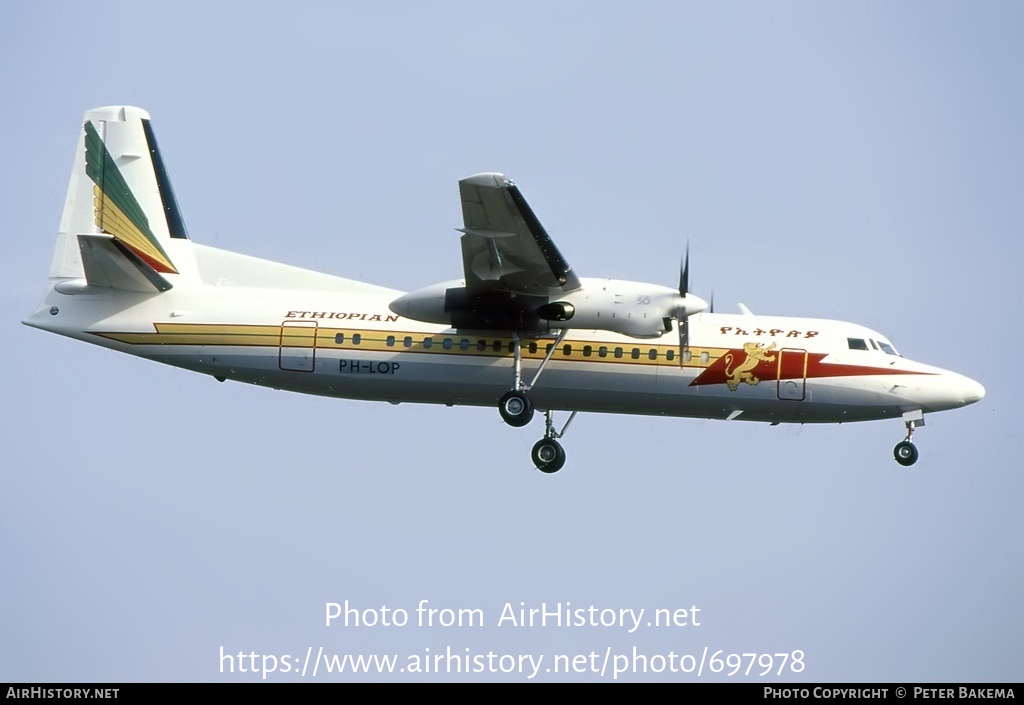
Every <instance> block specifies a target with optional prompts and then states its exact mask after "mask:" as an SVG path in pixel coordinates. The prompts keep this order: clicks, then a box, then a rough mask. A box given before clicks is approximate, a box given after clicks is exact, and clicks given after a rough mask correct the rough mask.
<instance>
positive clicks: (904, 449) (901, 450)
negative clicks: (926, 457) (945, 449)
mask: <svg viewBox="0 0 1024 705" xmlns="http://www.w3.org/2000/svg"><path fill="white" fill-rule="evenodd" d="M906 424H907V437H906V438H904V439H903V440H902V441H900V442H899V443H897V444H896V447H895V448H893V449H892V455H893V457H894V458H896V462H897V463H899V464H900V465H902V466H903V467H910V466H911V465H913V464H914V463H916V462H917V456H918V452H917V446H915V445H914V442H913V441H912V440H911V439H912V437H913V435H914V429H915V428H917V427H918V426H924V417H923V416H921V417H919V418H912V419H907V421H906Z"/></svg>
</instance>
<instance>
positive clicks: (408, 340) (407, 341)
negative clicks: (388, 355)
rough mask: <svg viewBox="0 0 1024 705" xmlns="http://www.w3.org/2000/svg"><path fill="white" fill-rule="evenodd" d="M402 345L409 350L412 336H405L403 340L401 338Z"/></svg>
mask: <svg viewBox="0 0 1024 705" xmlns="http://www.w3.org/2000/svg"><path fill="white" fill-rule="evenodd" d="M402 345H404V346H405V347H407V348H411V347H412V336H411V335H407V336H405V337H404V338H402Z"/></svg>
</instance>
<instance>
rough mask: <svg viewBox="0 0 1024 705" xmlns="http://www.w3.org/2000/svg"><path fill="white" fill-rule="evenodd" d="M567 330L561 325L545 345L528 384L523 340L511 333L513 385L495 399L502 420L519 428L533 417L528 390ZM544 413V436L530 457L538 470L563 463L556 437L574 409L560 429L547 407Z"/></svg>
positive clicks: (550, 469) (552, 469)
mask: <svg viewBox="0 0 1024 705" xmlns="http://www.w3.org/2000/svg"><path fill="white" fill-rule="evenodd" d="M567 332H568V329H562V331H561V332H559V334H558V336H557V337H556V338H555V341H554V343H552V344H551V347H549V348H548V352H547V354H546V355H545V356H544V359H543V360H541V362H540V366H539V367H538V368H537V371H536V372H535V373H534V375H533V379H532V380H530V382H529V383H528V384H527V383H526V382H524V381H523V348H522V343H521V342H520V340H519V334H518V333H513V334H512V389H511V390H509V391H507V392H505V393H504V394H503V395H501V399H499V400H498V413H500V414H501V418H502V420H503V421H504V422H505V423H507V424H508V425H509V426H514V427H516V428H521V427H523V426H525V425H526V424H528V423H530V421H531V419H533V401H532V400H531V399H530V396H529V395H528V394H527V392H528V391H529V390H530V389H532V388H533V385H535V384H536V383H537V379H538V378H539V377H540V373H541V372H543V371H544V367H545V366H546V365H547V364H548V361H549V360H550V359H551V356H552V355H553V354H554V352H555V350H556V349H557V348H558V346H559V345H560V344H561V343H562V340H563V339H564V338H565V334H566V333H567ZM544 417H545V421H544V437H543V438H542V439H540V440H539V441H537V442H536V443H535V444H534V446H533V450H532V451H530V458H532V459H533V464H534V465H536V466H537V469H538V470H540V471H541V472H547V473H552V472H558V471H559V470H561V469H562V466H563V465H565V450H564V449H563V448H562V444H561V443H559V442H558V440H557V439H559V438H561V437H562V434H564V433H565V429H567V428H569V424H570V423H572V420H573V419H574V418H575V417H576V412H575V411H574V412H572V414H571V415H570V416H569V420H568V421H566V422H565V425H564V426H562V430H561V431H556V430H555V424H554V421H553V420H552V412H551V410H550V409H548V410H547V411H545V412H544Z"/></svg>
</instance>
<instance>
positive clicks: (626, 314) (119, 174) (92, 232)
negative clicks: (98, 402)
mask: <svg viewBox="0 0 1024 705" xmlns="http://www.w3.org/2000/svg"><path fill="white" fill-rule="evenodd" d="M459 194H460V198H461V202H462V214H463V227H461V228H458V230H459V231H461V233H462V235H461V237H460V240H461V247H462V264H463V272H464V277H463V278H462V279H460V280H455V281H446V282H441V283H438V284H435V285H433V286H429V287H427V288H424V289H420V290H417V291H412V292H402V291H396V290H393V289H389V288H385V287H381V286H375V285H373V284H368V283H364V282H359V281H354V280H351V279H345V278H341V277H337V276H333V275H330V274H325V273H321V272H314V271H310V270H306V269H301V268H298V267H293V266H289V265H286V264H281V263H276V262H271V261H268V260H263V259H258V258H255V257H250V256H247V255H244V254H239V253H234V252H229V251H226V250H222V249H217V248H213V247H209V246H206V245H202V244H199V243H197V242H193V241H192V240H191V238H190V237H189V235H188V232H187V230H186V228H185V223H184V220H183V218H182V215H181V211H180V210H179V207H178V202H177V200H176V199H175V196H174V192H173V190H172V188H171V182H170V179H169V177H168V174H167V169H166V166H165V164H164V161H163V157H162V156H161V154H160V151H159V149H158V148H157V142H156V138H155V135H154V132H153V128H152V125H151V121H150V117H149V113H147V112H146V111H145V110H143V109H141V108H137V107H130V106H110V107H102V108H96V109H93V110H89V111H87V112H86V113H85V116H84V120H83V124H82V132H81V133H80V141H79V143H78V147H77V149H76V153H75V159H74V165H73V168H72V173H71V180H70V184H69V186H68V193H67V199H66V201H65V205H64V210H63V214H62V217H61V221H60V227H59V231H58V235H57V244H56V250H55V252H54V257H53V261H52V265H51V269H50V276H49V284H48V287H47V290H46V293H45V295H44V297H43V300H42V302H41V303H40V305H39V307H38V308H37V309H36V310H35V312H33V313H32V314H31V315H30V316H29V317H28V318H27V319H26V320H25V321H23V322H24V323H25V324H26V325H29V326H33V327H35V328H40V329H42V330H46V331H50V332H53V333H57V334H60V335H64V336H68V337H71V338H76V339H78V340H82V341H85V342H88V343H92V344H95V345H100V346H103V347H106V348H111V349H113V350H117V351H120V352H124V353H128V354H132V355H137V356H140V357H143V358H147V359H150V360H154V361H157V362H161V363H165V364H168V365H174V366H177V367H181V368H185V369H188V370H192V371H195V372H199V373H202V374H206V375H210V376H212V377H213V378H215V379H216V380H218V381H221V382H224V381H226V380H232V381H237V382H247V383H250V384H255V385H261V386H266V387H271V388H275V389H282V390H290V391H294V392H300V393H306V394H316V395H323V396H329V397H339V398H347V399H360V400H374V401H385V402H391V403H404V402H412V403H428V404H444V405H448V406H452V405H471V406H483V407H488V406H490V407H497V409H498V411H499V413H500V415H501V418H502V419H503V420H504V421H505V423H507V424H508V425H510V426H513V427H523V426H526V425H527V424H528V423H529V422H530V421H531V419H532V418H533V417H534V415H535V411H539V412H542V413H543V415H544V432H543V436H542V438H541V439H540V440H539V441H538V442H537V443H536V444H535V445H534V446H533V449H532V452H531V458H532V461H533V463H534V464H535V465H536V467H537V468H538V469H540V470H541V471H543V472H546V473H553V472H556V471H558V470H560V469H561V468H562V467H563V465H564V464H565V460H566V454H565V450H564V448H563V447H562V444H561V443H559V439H561V438H562V437H563V436H564V435H565V433H566V431H567V429H568V427H569V424H570V423H571V422H572V421H573V419H574V418H575V417H576V415H577V413H579V412H598V413H617V414H645V415H659V416H674V417H688V418H702V419H723V420H729V421H735V420H740V421H759V422H766V423H770V424H773V425H776V424H782V423H798V424H804V423H849V422H854V421H868V420H875V419H900V420H901V421H902V422H903V423H904V425H905V427H906V436H905V437H904V438H903V440H901V441H900V442H899V443H897V444H896V446H895V448H894V450H893V455H894V457H895V459H896V461H897V462H898V463H899V464H900V465H903V466H910V465H912V464H914V463H915V462H916V461H917V459H918V450H917V447H916V446H915V444H914V442H913V439H912V437H913V433H914V430H915V429H916V428H918V427H920V426H923V425H924V415H925V414H929V413H934V412H938V411H944V410H949V409H956V408H959V407H962V406H966V405H968V404H972V403H974V402H977V401H978V400H980V399H981V398H982V397H983V396H984V394H985V390H984V388H983V387H982V385H981V384H979V383H978V382H976V381H974V380H972V379H969V378H968V377H965V376H963V375H960V374H957V373H955V372H950V371H947V370H943V369H939V368H937V367H932V366H929V365H926V364H923V363H920V362H914V361H912V360H909V359H907V358H905V357H902V356H901V355H900V354H899V353H898V352H897V351H896V349H895V348H894V347H893V345H892V343H891V342H890V341H889V339H888V338H887V337H886V336H884V335H882V334H881V333H878V332H876V331H874V330H871V329H869V328H866V327H863V326H860V325H855V324H853V323H846V322H842V321H834V320H824V319H815V318H799V317H792V316H772V315H754V314H753V313H752V312H751V311H750V310H749V309H747V308H746V307H745V306H743V305H742V304H741V306H740V309H741V312H740V313H739V314H723V313H715V312H714V311H713V306H709V305H708V303H707V302H706V301H704V300H702V299H701V298H699V297H697V296H696V295H694V294H693V293H691V292H690V291H689V254H688V250H687V254H686V255H685V257H684V259H683V262H682V265H681V267H680V277H679V284H678V286H677V287H669V286H661V285H656V284H645V283H641V282H632V281H619V280H614V279H599V278H584V277H580V276H578V275H577V273H576V272H575V271H574V270H573V268H572V267H571V266H570V265H569V263H568V261H567V260H566V258H565V257H564V256H563V255H562V253H561V251H560V250H559V249H558V248H557V247H556V246H555V243H554V241H553V240H552V238H551V236H550V235H549V234H548V233H547V231H546V230H545V229H544V227H543V226H542V225H541V223H540V220H539V219H538V218H537V216H536V215H535V214H534V212H533V210H532V209H531V208H530V206H529V205H528V204H527V202H526V199H525V198H524V197H523V195H522V192H521V191H520V190H519V187H518V186H517V185H516V184H515V183H514V182H513V181H512V180H511V179H509V178H507V177H505V176H504V175H502V174H499V173H480V174H475V175H473V176H469V177H467V178H464V179H462V180H461V181H460V182H459ZM542 374H543V376H542ZM556 411H558V412H562V413H566V412H567V413H568V418H567V420H565V421H564V423H563V424H562V425H561V427H559V426H558V425H556V424H555V421H554V413H555V412H556Z"/></svg>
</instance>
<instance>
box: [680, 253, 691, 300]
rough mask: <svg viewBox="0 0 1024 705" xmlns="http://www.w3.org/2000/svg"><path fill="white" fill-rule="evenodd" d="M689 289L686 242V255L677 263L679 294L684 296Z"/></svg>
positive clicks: (688, 264) (688, 255)
mask: <svg viewBox="0 0 1024 705" xmlns="http://www.w3.org/2000/svg"><path fill="white" fill-rule="evenodd" d="M689 290H690V244H689V243H687V244H686V256H685V258H684V259H683V261H682V262H680V263H679V295H680V296H682V297H683V298H686V294H687V292H688V291H689Z"/></svg>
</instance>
